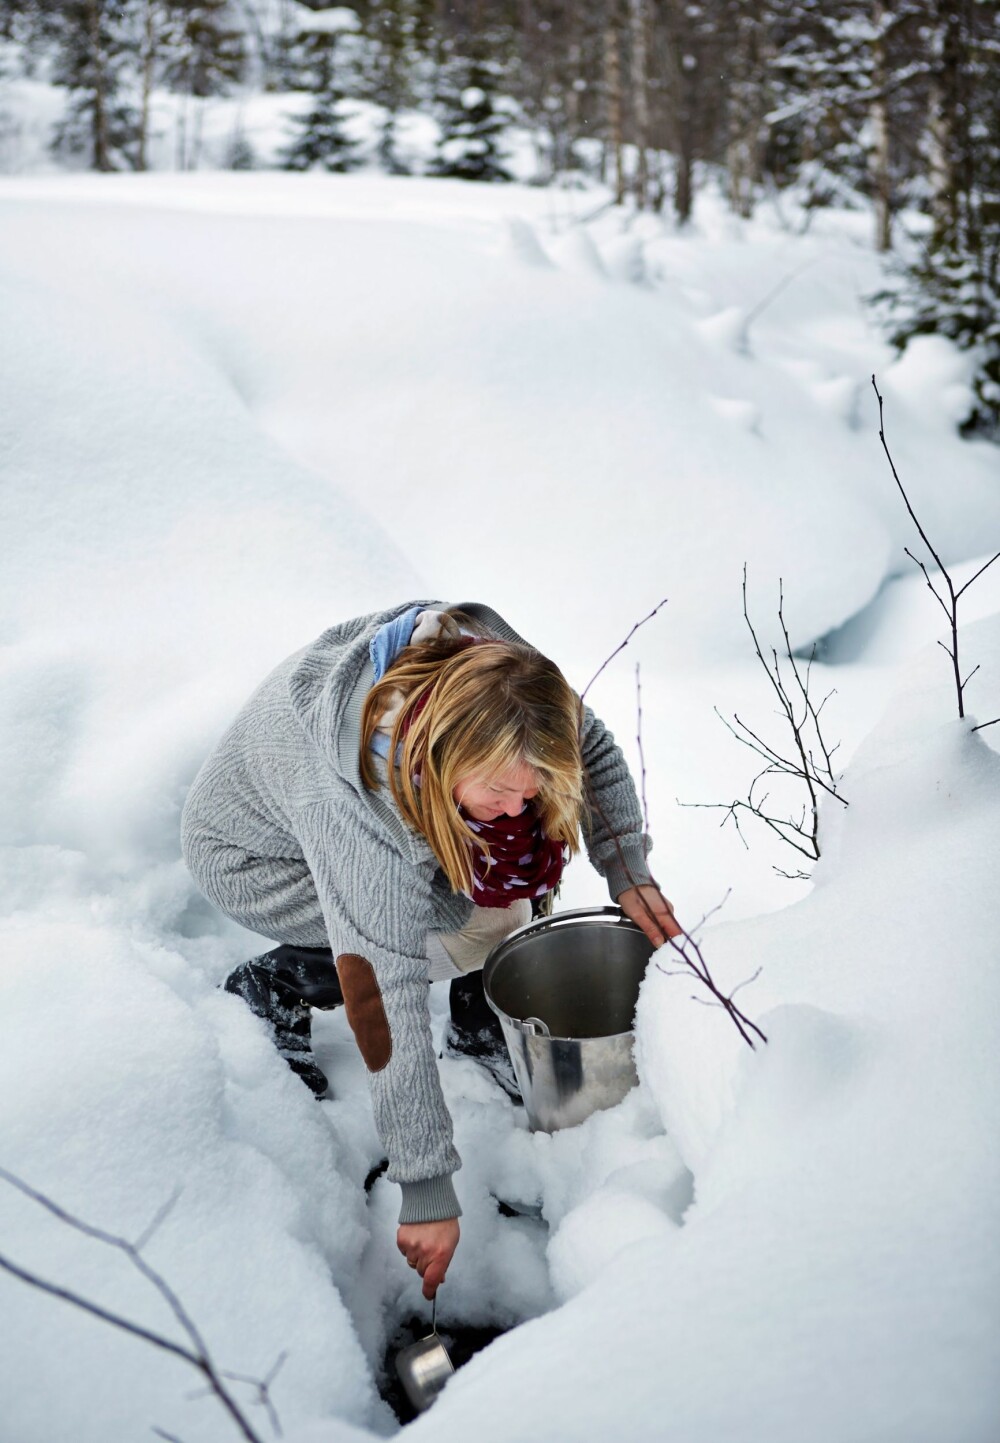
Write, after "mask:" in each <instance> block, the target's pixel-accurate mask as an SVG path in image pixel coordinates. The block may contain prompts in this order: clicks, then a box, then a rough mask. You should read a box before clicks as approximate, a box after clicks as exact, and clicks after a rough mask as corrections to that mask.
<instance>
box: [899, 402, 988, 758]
mask: <svg viewBox="0 0 1000 1443" xmlns="http://www.w3.org/2000/svg"><path fill="white" fill-rule="evenodd" d="M872 390H873V391H874V392H875V395H876V397H877V398H878V435H879V440H880V441H881V442H882V450H883V451H884V452H885V455H886V460H887V461H888V462H889V468H890V470H891V471H892V479H893V480H894V481H895V483H896V487H897V489H898V491H899V494H900V496H902V498H903V503H904V505H905V506H906V509H907V511H908V512H909V515H910V520H911V521H912V522H913V524H914V526H915V527H916V528H917V531H918V532H919V534H920V539H921V541H922V542H923V543H924V545H925V546H926V547H927V550H928V551H929V552H930V554H931V556H933V558H934V560H935V561H936V562H937V568H938V571H939V573H940V575H941V577H942V580H943V581H944V584H945V586H946V587H947V589H948V603H947V604H945V601H944V599H943V597H942V596H941V593H940V592H939V591H938V589H937V587H936V586H934V585H933V583H932V582H931V578H930V575H929V573H928V570H927V567H926V566H925V564H924V562H923V561H922V560H920V559H919V557H916V556H914V554H913V552H912V551H911V550H910V549H909V547H904V550H905V551H906V554H907V556H908V557H909V558H910V560H911V561H914V562H916V564H917V566H919V567H920V570H921V571H922V572H923V574H924V580H925V581H926V582H927V585H928V586H929V587H930V589H931V591H932V592H933V594H934V596H935V597H936V598H937V601H938V604H939V605H940V607H941V609H942V611H943V612H944V614H945V616H946V617H947V618H948V625H949V627H950V629H951V646H950V647H948V646H945V645H944V643H943V642H939V643H938V644H939V645H940V646H941V648H942V650H943V651H945V652H946V653H947V655H948V656H949V657H950V658H951V666H952V675H953V677H954V680H955V696H956V699H957V701H958V715H959V717H964V716H965V688H966V686H967V685H968V683H969V681H970V679H971V678H972V677H973V676H974V675H975V673H976V671H977V670H978V667H974V668H973V670H972V671H970V672H969V675H968V676H967V677H966V678H965V680H964V681H963V680H962V670H961V666H960V665H959V660H958V602H959V598H960V597H961V596H962V595H963V593H964V592H966V591H967V590H968V589H969V587H970V586H971V585H972V583H973V582H974V581H977V580H978V579H979V577H980V576H982V574H983V572H984V571H986V570H987V568H988V567H990V566H992V565H993V563H994V561H1000V551H998V552H996V554H995V555H993V556H991V557H990V559H989V561H986V562H984V563H983V565H982V566H980V568H979V570H978V571H977V572H976V573H975V575H973V576H970V577H969V580H968V581H966V582H965V584H964V585H963V586H961V587H959V588H958V590H956V589H955V583H954V582H953V581H952V579H951V574H950V572H949V571H948V568H947V567H946V566H945V564H944V562H943V561H942V560H941V557H940V556H939V555H938V553H937V552H936V551H935V549H934V547H933V546H932V545H931V541H930V537H929V536H928V535H927V532H926V531H925V530H924V528H923V527H922V526H921V524H920V522H919V520H918V519H917V513H916V512H915V511H914V509H913V507H912V506H911V504H910V498H909V497H908V496H907V494H906V490H905V488H904V486H903V483H902V481H900V479H899V473H898V472H897V470H896V466H895V463H894V462H893V459H892V455H891V454H890V451H889V446H888V443H887V442H886V439H885V423H884V419H883V404H882V395H881V392H880V391H879V388H878V386H877V385H876V383H875V377H874V375H873V376H872ZM973 730H975V728H973Z"/></svg>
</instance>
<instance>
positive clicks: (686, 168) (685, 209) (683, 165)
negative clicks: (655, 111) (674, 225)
mask: <svg viewBox="0 0 1000 1443" xmlns="http://www.w3.org/2000/svg"><path fill="white" fill-rule="evenodd" d="M693 169H694V163H693V161H692V157H691V148H690V146H689V145H687V144H683V143H682V145H681V148H680V150H679V151H678V153H677V169H676V172H675V175H674V214H675V215H676V216H677V220H678V222H679V223H680V224H681V225H684V223H685V222H686V221H689V220H690V219H691V207H692V205H693V203H694V176H693V174H692V172H693Z"/></svg>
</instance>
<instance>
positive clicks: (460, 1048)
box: [444, 972, 522, 1102]
mask: <svg viewBox="0 0 1000 1443" xmlns="http://www.w3.org/2000/svg"><path fill="white" fill-rule="evenodd" d="M449 1001H450V1004H451V1021H450V1022H449V1023H448V1026H447V1028H446V1029H445V1034H444V1056H445V1057H467V1058H470V1059H471V1060H472V1061H473V1062H477V1063H478V1064H479V1066H480V1067H483V1068H485V1069H486V1071H487V1072H488V1073H489V1074H490V1076H491V1077H492V1078H493V1080H494V1082H496V1083H498V1084H499V1086H500V1087H502V1088H503V1090H504V1092H506V1093H507V1095H508V1097H512V1098H513V1099H514V1101H515V1102H521V1100H522V1099H521V1089H520V1088H519V1087H518V1085H517V1078H516V1077H515V1076H514V1066H513V1064H512V1062H511V1060H510V1053H509V1052H508V1051H507V1043H506V1042H505V1041H504V1035H503V1028H502V1027H501V1026H500V1019H499V1017H497V1015H496V1013H495V1012H494V1011H493V1009H492V1008H491V1007H490V1004H489V1003H488V1002H487V1001H486V992H485V990H484V988H483V974H482V972H466V973H465V975H464V976H462V977H456V978H455V980H454V981H453V982H452V984H451V993H450V997H449Z"/></svg>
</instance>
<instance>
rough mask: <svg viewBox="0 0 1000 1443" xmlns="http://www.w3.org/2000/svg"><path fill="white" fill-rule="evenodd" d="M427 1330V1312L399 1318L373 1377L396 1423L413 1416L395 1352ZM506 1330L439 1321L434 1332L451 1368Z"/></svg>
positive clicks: (480, 1349)
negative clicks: (448, 1358) (399, 1373)
mask: <svg viewBox="0 0 1000 1443" xmlns="http://www.w3.org/2000/svg"><path fill="white" fill-rule="evenodd" d="M428 1330H429V1323H428V1318H427V1314H426V1313H424V1314H422V1315H417V1314H411V1315H410V1316H409V1317H407V1318H404V1319H402V1321H401V1322H400V1323H399V1324H398V1325H397V1327H396V1331H395V1332H394V1333H393V1335H392V1337H391V1338H390V1339H389V1343H388V1346H387V1348H386V1350H385V1355H384V1357H383V1359H382V1367H381V1368H380V1370H379V1376H378V1378H377V1379H376V1383H377V1385H378V1390H379V1393H380V1394H381V1396H382V1398H383V1399H384V1401H385V1402H386V1403H388V1405H389V1407H390V1408H391V1409H392V1411H393V1412H394V1413H395V1415H396V1417H397V1418H398V1419H399V1421H400V1423H412V1422H413V1420H414V1418H416V1417H417V1414H416V1412H415V1411H414V1409H413V1406H412V1404H411V1403H410V1400H409V1398H407V1396H406V1394H405V1393H404V1392H403V1385H402V1384H401V1383H400V1381H399V1378H398V1377H397V1376H396V1354H397V1353H398V1352H399V1350H400V1349H401V1348H407V1347H409V1345H410V1344H411V1343H416V1342H417V1341H418V1340H419V1339H420V1338H426V1336H427V1333H428ZM505 1332H507V1329H506V1328H464V1327H462V1325H461V1324H460V1323H449V1324H448V1326H447V1327H445V1326H444V1324H440V1325H439V1327H438V1336H439V1337H440V1339H441V1341H442V1342H443V1343H444V1345H445V1347H446V1348H447V1349H448V1353H449V1356H450V1357H451V1361H452V1363H453V1364H454V1365H455V1370H456V1372H457V1370H458V1369H459V1368H461V1367H464V1365H465V1364H466V1363H467V1362H468V1361H469V1359H470V1358H473V1357H475V1355H476V1354H477V1353H479V1352H481V1351H482V1350H483V1348H485V1347H487V1346H488V1345H489V1344H490V1343H492V1342H493V1340H494V1339H495V1338H499V1337H501V1336H502V1334H504V1333H505Z"/></svg>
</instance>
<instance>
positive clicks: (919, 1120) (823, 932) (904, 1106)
mask: <svg viewBox="0 0 1000 1443" xmlns="http://www.w3.org/2000/svg"><path fill="white" fill-rule="evenodd" d="M973 639H975V640H976V641H977V642H978V644H979V647H980V650H981V652H982V654H983V655H984V656H985V658H986V661H987V663H988V664H989V665H990V667H991V668H992V674H993V678H994V680H993V685H992V689H991V690H992V694H993V697H994V698H995V699H996V700H1000V680H998V679H1000V625H998V623H997V621H996V620H993V621H992V622H990V623H988V624H987V623H984V624H982V626H981V627H979V628H974V629H972V630H971V632H970V635H969V640H970V642H971V641H972V640H973ZM946 680H947V678H945V682H946ZM948 701H949V697H948V692H947V686H946V684H945V683H944V682H942V680H941V677H940V668H939V665H938V660H937V658H936V656H935V655H931V654H925V656H924V657H923V658H922V659H921V662H920V665H919V667H917V668H916V670H915V671H914V673H913V675H912V676H911V677H910V678H909V680H908V682H907V684H906V686H905V688H904V689H903V690H902V692H901V694H900V695H899V697H898V698H897V701H896V703H895V704H894V706H893V708H892V709H891V710H890V712H889V714H888V716H887V717H886V719H885V721H884V722H883V724H882V725H881V726H880V727H879V728H878V729H877V730H876V732H875V733H874V734H873V735H872V737H871V738H870V740H869V741H868V742H867V743H866V745H865V746H864V748H862V750H861V752H860V753H859V755H858V756H857V758H856V759H855V762H854V764H853V765H852V767H851V768H850V769H849V770H848V773H847V777H846V778H845V789H846V790H847V791H848V793H849V795H850V796H851V798H852V806H851V810H850V811H849V812H848V814H847V819H846V820H845V822H844V823H843V826H842V830H841V834H840V836H839V839H838V845H837V848H836V855H835V856H834V857H833V858H832V859H831V860H830V861H829V862H828V863H825V864H824V867H823V872H822V876H821V878H820V885H818V886H817V888H816V891H815V892H814V894H813V895H812V896H810V897H809V898H808V899H807V900H805V901H803V902H801V903H799V904H798V905H796V906H794V907H791V908H788V909H787V910H785V911H783V912H779V913H775V914H772V915H770V916H768V917H763V918H759V919H757V920H756V921H753V922H744V923H740V924H738V925H735V926H716V927H713V928H711V929H709V930H708V931H707V932H706V934H705V938H704V946H705V951H706V955H707V956H709V958H710V960H711V964H712V966H713V970H714V972H715V974H716V976H717V977H719V978H720V979H721V980H723V982H724V984H725V985H727V986H732V985H735V983H736V982H737V981H739V980H740V979H741V978H743V977H745V976H746V975H748V974H749V973H750V972H752V971H753V969H754V968H755V967H756V966H757V965H758V964H760V965H762V966H763V971H762V974H761V977H760V979H759V981H757V982H756V983H755V984H754V985H753V987H752V988H750V989H748V990H747V991H746V992H744V993H742V994H741V1000H742V1001H743V1004H744V1006H745V1007H746V1008H747V1009H749V1011H750V1013H751V1015H752V1016H753V1017H755V1018H756V1019H757V1020H758V1021H760V1023H761V1024H762V1026H763V1027H764V1028H765V1030H766V1031H767V1033H768V1035H769V1039H770V1041H769V1045H768V1046H767V1047H766V1048H762V1049H760V1050H759V1051H758V1052H756V1053H753V1052H750V1051H749V1050H748V1049H747V1048H746V1047H745V1046H744V1045H743V1044H742V1043H741V1042H740V1041H739V1039H738V1038H737V1036H736V1033H735V1031H734V1030H733V1029H732V1028H731V1027H730V1025H729V1024H728V1023H727V1022H726V1020H725V1019H724V1018H723V1017H722V1016H721V1014H719V1013H718V1012H717V1011H714V1010H711V1009H704V1008H699V1007H696V1006H694V1005H693V1004H692V1003H691V1002H690V1000H689V994H690V993H691V991H692V986H691V984H690V983H689V982H688V981H686V980H683V979H680V978H676V977H674V976H668V975H667V974H666V973H665V972H663V971H661V970H659V969H658V968H655V967H654V968H653V969H651V971H650V972H649V974H648V976H647V980H646V983H645V984H644V988H643V994H642V998H641V1001H640V1009H639V1017H638V1035H639V1046H640V1052H639V1060H640V1075H641V1077H642V1079H643V1089H642V1091H641V1092H640V1094H639V1095H638V1097H637V1098H636V1099H635V1100H632V1099H630V1100H629V1103H628V1104H626V1105H624V1106H623V1107H622V1108H621V1109H618V1110H616V1112H613V1113H610V1114H607V1115H605V1117H604V1118H603V1119H601V1121H600V1124H599V1125H600V1126H601V1127H602V1128H606V1129H608V1131H609V1132H611V1131H612V1130H613V1129H616V1128H617V1129H619V1130H620V1129H621V1128H622V1125H623V1123H624V1125H625V1126H626V1127H627V1126H628V1123H627V1122H626V1121H625V1119H626V1118H627V1117H628V1115H629V1113H630V1112H634V1109H635V1108H636V1107H638V1106H640V1105H641V1102H640V1101H639V1099H641V1097H642V1095H643V1093H646V1094H647V1095H648V1097H649V1098H651V1099H655V1103H656V1106H657V1108H658V1110H659V1112H660V1115H661V1117H662V1120H663V1124H664V1126H665V1127H666V1129H667V1131H668V1133H669V1134H670V1136H671V1138H672V1139H673V1141H674V1142H675V1143H676V1144H677V1145H678V1147H679V1148H680V1152H681V1154H682V1155H683V1157H684V1158H685V1160H686V1161H687V1162H688V1163H689V1164H690V1165H691V1167H692V1169H693V1171H694V1175H695V1200H694V1203H693V1205H692V1206H691V1207H690V1208H689V1209H688V1210H687V1211H686V1212H685V1213H684V1215H683V1227H680V1228H678V1226H677V1224H676V1219H674V1218H673V1217H672V1216H671V1209H670V1206H669V1204H668V1197H669V1188H670V1177H669V1173H668V1172H662V1173H661V1174H660V1175H659V1176H658V1175H657V1172H656V1170H655V1169H653V1168H648V1167H647V1168H634V1167H633V1168H629V1169H626V1170H625V1171H624V1172H623V1173H621V1174H619V1175H618V1180H617V1182H612V1181H609V1182H607V1183H605V1184H604V1185H603V1186H602V1185H600V1184H599V1182H598V1178H597V1177H596V1176H595V1175H594V1174H593V1173H591V1176H590V1179H589V1181H590V1185H591V1187H594V1185H595V1183H596V1184H598V1185H597V1186H596V1188H595V1190H594V1191H593V1192H592V1193H591V1194H590V1196H588V1197H585V1198H584V1199H582V1201H581V1202H580V1203H579V1204H578V1205H577V1207H576V1208H575V1209H574V1210H572V1211H570V1212H569V1214H568V1215H567V1216H566V1218H565V1219H564V1220H563V1223H562V1226H561V1228H559V1230H558V1231H556V1233H555V1235H554V1237H553V1240H552V1243H551V1244H550V1249H549V1257H550V1264H551V1266H552V1270H553V1281H554V1283H555V1284H556V1287H557V1291H558V1292H559V1293H560V1295H561V1296H563V1297H567V1296H568V1297H570V1298H571V1301H569V1302H568V1303H567V1304H566V1305H565V1306H563V1307H562V1308H561V1309H560V1310H559V1311H557V1312H555V1313H552V1314H549V1315H548V1316H547V1317H545V1318H543V1319H539V1320H538V1321H536V1322H534V1323H531V1324H530V1325H527V1326H525V1327H522V1328H520V1329H518V1330H517V1332H516V1333H515V1334H511V1335H509V1336H507V1337H506V1338H504V1339H503V1340H501V1341H500V1342H498V1343H497V1344H494V1345H493V1346H492V1347H491V1348H490V1350H489V1352H488V1354H487V1355H486V1356H482V1357H481V1358H479V1359H477V1360H475V1361H474V1362H473V1363H472V1364H471V1365H469V1367H468V1368H466V1369H464V1370H463V1372H462V1374H461V1375H460V1376H459V1377H458V1378H456V1380H455V1382H454V1383H453V1384H450V1385H449V1387H448V1390H447V1391H446V1393H445V1394H444V1395H443V1397H442V1398H441V1400H440V1402H439V1403H438V1404H436V1405H435V1410H434V1413H433V1415H432V1416H429V1417H428V1418H427V1419H426V1420H421V1421H420V1422H418V1423H417V1424H416V1425H415V1426H414V1429H413V1432H414V1435H415V1436H416V1437H418V1438H422V1437H431V1436H433V1437H435V1438H436V1439H438V1440H441V1439H444V1440H448V1439H453V1438H454V1439H458V1438H461V1437H463V1436H467V1435H468V1433H469V1431H470V1430H472V1429H475V1432H476V1436H477V1437H480V1438H483V1439H492V1438H496V1439H505V1440H510V1439H529V1438H538V1437H545V1438H552V1439H556V1440H562V1439H565V1440H567V1443H568V1440H571V1439H576V1438H579V1437H581V1436H587V1437H604V1436H607V1435H608V1434H611V1433H613V1432H614V1431H616V1430H617V1431H618V1432H621V1431H622V1430H623V1429H624V1430H625V1431H627V1435H628V1437H629V1438H630V1439H636V1440H645V1439H649V1440H653V1439H657V1440H669V1439H683V1440H685V1443H695V1440H702V1439H704V1440H705V1443H726V1440H733V1443H736V1440H740V1443H747V1440H758V1439H760V1440H765V1439H766V1440H768V1443H776V1440H777V1443H781V1440H788V1443H793V1440H800V1439H802V1438H803V1437H808V1438H809V1439H810V1440H815V1443H825V1440H829V1443H851V1440H859V1443H860V1440H862V1439H872V1438H879V1439H888V1438H900V1439H902V1438H905V1439H907V1440H909V1443H923V1440H926V1443H935V1440H940V1439H941V1438H945V1437H947V1438H955V1439H962V1440H967V1443H985V1440H987V1439H988V1438H990V1437H992V1436H993V1432H994V1430H995V1424H996V1417H997V1403H998V1397H997V1390H996V1378H997V1376H998V1372H997V1363H998V1358H997V1337H998V1330H997V1323H998V1316H997V1303H996V1299H997V1297H998V1296H1000V1276H998V1272H1000V1270H998V1267H997V1250H996V1247H995V1225H996V1220H995V1216H994V1207H993V1199H994V1198H995V1197H996V1195H997V1188H998V1185H1000V1167H998V1156H997V1149H996V1147H995V1145H994V1143H993V1142H992V1137H993V1132H994V1127H993V1118H994V1116H995V1110H996V1100H997V1096H998V1083H1000V1075H998V1074H1000V1069H998V1065H997V1055H998V1053H997V1045H996V1044H997V1037H996V1021H995V1019H996V1017H997V1015H998V1001H1000V997H998V987H1000V984H998V982H997V977H996V969H995V966H994V965H993V963H994V960H995V959H994V942H993V939H994V937H995V935H996V929H997V926H998V925H1000V901H998V896H997V892H996V888H995V886H994V871H995V858H996V838H997V835H998V828H1000V757H998V756H997V755H996V753H995V752H993V751H991V750H990V748H989V747H988V746H987V744H986V741H985V739H984V738H985V736H986V735H987V733H979V734H973V733H971V732H970V727H969V723H967V722H966V723H959V722H946V723H945V722H942V721H941V720H940V718H941V717H942V716H943V715H946V714H947V710H948ZM658 960H663V961H669V957H668V954H667V951H666V950H665V949H664V950H662V951H661V952H660V954H658ZM673 970H674V969H673V968H671V969H670V971H671V972H673ZM595 1121H596V1120H595V1119H591V1124H593V1123H594V1122H595ZM589 1125H590V1124H588V1126H589ZM579 1131H580V1132H581V1133H583V1132H584V1131H585V1129H580V1130H579ZM619 1136H620V1131H619ZM572 1137H573V1134H569V1135H567V1141H566V1142H565V1143H564V1140H563V1138H562V1137H559V1138H554V1139H550V1140H549V1141H550V1143H552V1144H554V1145H555V1146H557V1147H558V1146H572V1142H571V1141H570V1139H572ZM674 1185H675V1186H676V1181H675V1184H674ZM584 1419H585V1420H586V1421H585V1423H583V1422H582V1420H584Z"/></svg>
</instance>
